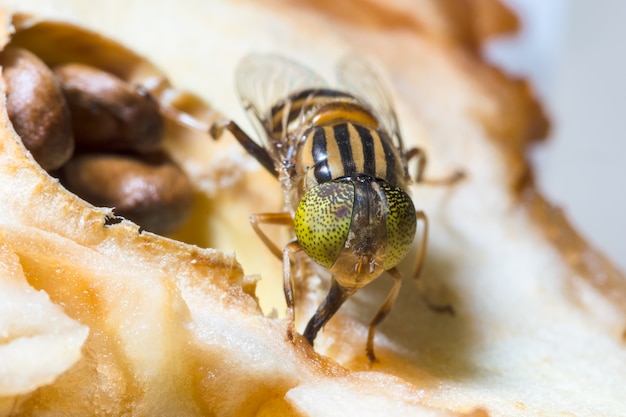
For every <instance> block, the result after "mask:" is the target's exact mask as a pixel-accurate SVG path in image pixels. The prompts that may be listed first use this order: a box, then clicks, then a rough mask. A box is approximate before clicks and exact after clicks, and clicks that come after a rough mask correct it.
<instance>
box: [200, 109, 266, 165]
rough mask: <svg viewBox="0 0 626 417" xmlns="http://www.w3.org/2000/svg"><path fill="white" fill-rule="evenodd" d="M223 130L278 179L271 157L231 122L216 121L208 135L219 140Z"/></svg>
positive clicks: (224, 120)
mask: <svg viewBox="0 0 626 417" xmlns="http://www.w3.org/2000/svg"><path fill="white" fill-rule="evenodd" d="M224 130H228V131H229V132H230V133H231V134H232V135H233V136H234V137H235V139H237V141H238V142H239V143H240V144H241V146H243V148H244V149H245V150H246V151H248V153H249V154H250V155H252V156H253V157H254V158H255V159H256V160H257V161H259V163H260V164H261V165H263V167H264V168H265V169H267V170H268V171H269V172H270V173H271V174H272V175H274V176H275V177H278V172H277V171H276V167H275V166H274V161H273V160H272V157H271V156H270V154H269V153H268V152H267V149H265V148H264V147H262V146H261V145H259V144H258V143H256V142H255V141H254V140H253V139H252V138H251V137H250V136H248V134H247V133H246V132H244V131H243V129H241V128H240V127H239V125H238V124H237V123H235V122H234V121H232V120H226V119H222V120H218V121H217V122H215V123H213V125H211V128H210V129H209V133H210V134H211V136H213V138H215V139H219V138H220V137H221V136H222V134H223V133H224Z"/></svg>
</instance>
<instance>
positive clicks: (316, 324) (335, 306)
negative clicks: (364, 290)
mask: <svg viewBox="0 0 626 417" xmlns="http://www.w3.org/2000/svg"><path fill="white" fill-rule="evenodd" d="M352 294H354V291H353V290H348V289H347V288H344V287H342V286H341V285H339V284H338V283H337V281H336V280H335V279H334V278H333V279H332V283H331V286H330V291H328V295H327V296H326V298H325V299H324V301H323V302H322V304H320V306H319V307H318V308H317V311H316V312H315V314H314V315H313V317H311V320H309V323H308V324H307V325H306V329H305V330H304V334H303V336H304V338H305V339H306V340H307V342H309V344H310V345H311V346H313V342H314V341H315V337H316V336H317V333H318V332H319V331H320V330H321V329H322V328H323V327H324V325H325V324H326V323H327V322H328V320H330V319H331V317H332V316H334V315H335V313H336V312H337V310H339V307H341V305H342V304H343V303H344V301H346V300H347V299H348V297H350V296H351V295H352Z"/></svg>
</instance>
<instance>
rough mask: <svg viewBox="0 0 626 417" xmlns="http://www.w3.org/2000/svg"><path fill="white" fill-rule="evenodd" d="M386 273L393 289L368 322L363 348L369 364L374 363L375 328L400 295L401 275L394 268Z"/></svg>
mask: <svg viewBox="0 0 626 417" xmlns="http://www.w3.org/2000/svg"><path fill="white" fill-rule="evenodd" d="M387 272H389V273H390V274H391V277H392V278H393V287H391V291H389V294H387V298H385V302H384V303H383V305H382V306H380V309H378V312H377V313H376V315H375V316H374V318H373V319H372V321H371V322H370V327H369V330H368V332H367V345H366V346H365V352H366V353H367V359H369V360H370V362H376V355H374V334H375V333H376V326H378V325H379V324H380V322H382V321H383V320H384V319H385V317H387V315H388V314H389V312H390V311H391V308H392V307H393V304H394V303H395V302H396V298H398V294H399V293H400V286H401V285H402V274H401V273H400V271H398V269H397V268H396V267H393V268H391V269H390V270H388V271H387Z"/></svg>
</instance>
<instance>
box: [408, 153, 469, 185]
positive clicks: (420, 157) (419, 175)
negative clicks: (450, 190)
mask: <svg viewBox="0 0 626 417" xmlns="http://www.w3.org/2000/svg"><path fill="white" fill-rule="evenodd" d="M413 158H416V159H417V161H416V164H417V169H416V171H415V178H414V180H415V182H417V183H420V184H427V185H452V184H454V183H456V182H457V181H459V180H461V179H462V178H464V177H465V173H464V172H463V171H458V170H457V171H455V172H454V173H452V175H450V176H449V177H447V178H437V179H431V178H426V179H425V178H424V170H425V169H426V162H427V159H426V153H425V152H424V151H423V150H421V149H420V148H411V149H409V150H408V151H407V152H406V154H405V160H406V162H407V163H408V162H409V161H410V160H411V159H413Z"/></svg>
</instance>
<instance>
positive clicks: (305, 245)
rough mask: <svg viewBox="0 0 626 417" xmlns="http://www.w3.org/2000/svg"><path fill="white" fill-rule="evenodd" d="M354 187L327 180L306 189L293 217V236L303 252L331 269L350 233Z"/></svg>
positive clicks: (346, 183)
mask: <svg viewBox="0 0 626 417" xmlns="http://www.w3.org/2000/svg"><path fill="white" fill-rule="evenodd" d="M353 207H354V186H353V185H352V184H351V183H350V182H347V181H330V182H327V183H323V184H320V185H318V186H316V187H314V188H312V189H311V190H309V191H308V192H307V193H306V194H305V195H304V197H303V198H302V200H300V204H299V205H298V209H297V210H296V214H295V217H294V227H295V232H296V237H297V238H298V242H299V243H300V246H301V247H302V249H303V250H304V252H305V253H306V254H307V255H309V257H311V259H313V260H314V261H315V262H317V263H318V264H320V265H322V266H324V267H326V268H330V267H331V266H333V264H334V263H335V261H336V260H337V257H338V256H339V252H340V251H341V250H342V249H343V246H344V243H345V241H346V238H347V236H348V233H349V231H350V224H351V223H352V210H353Z"/></svg>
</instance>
